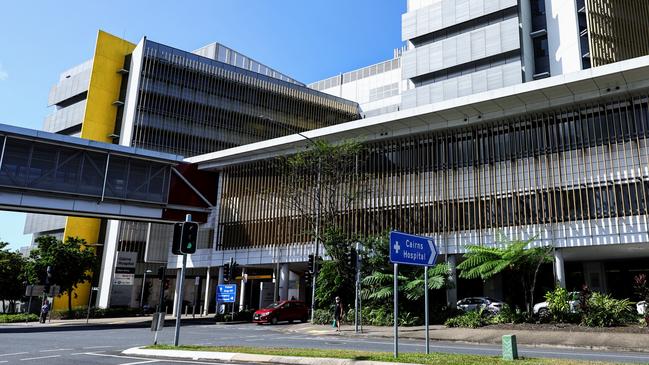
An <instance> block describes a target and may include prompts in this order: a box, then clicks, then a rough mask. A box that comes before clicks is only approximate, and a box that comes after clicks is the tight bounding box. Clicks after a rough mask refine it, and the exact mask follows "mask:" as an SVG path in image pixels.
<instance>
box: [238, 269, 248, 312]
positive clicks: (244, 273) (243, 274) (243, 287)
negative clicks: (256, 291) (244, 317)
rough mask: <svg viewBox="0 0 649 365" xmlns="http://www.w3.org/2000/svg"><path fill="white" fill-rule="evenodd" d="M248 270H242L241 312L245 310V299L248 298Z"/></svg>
mask: <svg viewBox="0 0 649 365" xmlns="http://www.w3.org/2000/svg"><path fill="white" fill-rule="evenodd" d="M246 272H247V270H246V268H245V267H242V268H241V289H240V290H239V311H242V310H244V309H245V308H244V307H245V303H246V302H245V298H246Z"/></svg>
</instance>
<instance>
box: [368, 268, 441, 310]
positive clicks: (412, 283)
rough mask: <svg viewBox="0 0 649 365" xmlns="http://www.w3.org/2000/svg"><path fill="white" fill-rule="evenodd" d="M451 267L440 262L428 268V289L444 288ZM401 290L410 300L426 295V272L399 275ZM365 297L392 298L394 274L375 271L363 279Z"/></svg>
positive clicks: (378, 299) (380, 299) (382, 299)
mask: <svg viewBox="0 0 649 365" xmlns="http://www.w3.org/2000/svg"><path fill="white" fill-rule="evenodd" d="M450 272H451V271H450V267H449V265H448V264H445V263H444V264H438V265H435V266H433V267H432V268H430V269H429V270H428V289H429V290H434V289H442V288H444V287H445V286H447V284H448V283H449V280H448V279H449V275H450ZM397 280H398V281H399V288H400V290H401V291H402V292H403V293H404V294H405V295H406V298H407V299H408V300H413V301H416V300H419V299H421V298H422V297H423V296H424V274H423V273H420V274H416V275H412V274H410V275H407V274H406V275H403V274H402V275H399V276H397ZM362 283H363V291H362V293H361V295H362V297H363V299H370V300H376V301H379V302H380V301H384V300H387V299H390V298H392V295H393V293H394V274H392V273H386V272H381V271H374V272H373V273H372V274H371V275H369V276H366V277H364V278H363V280H362Z"/></svg>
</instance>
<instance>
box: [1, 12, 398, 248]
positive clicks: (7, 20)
mask: <svg viewBox="0 0 649 365" xmlns="http://www.w3.org/2000/svg"><path fill="white" fill-rule="evenodd" d="M405 6H406V1H405V0H309V1H304V0H302V1H300V0H275V1H272V0H245V1H244V0H238V1H235V0H227V1H226V0H212V1H207V0H205V1H189V0H187V1H182V2H180V1H171V0H158V1H153V0H148V1H121V0H120V1H87V0H84V1H46V0H42V1H10V2H7V3H5V4H4V5H3V7H2V8H3V11H2V12H1V13H0V123H6V124H14V125H20V126H23V127H27V128H36V129H40V128H41V127H42V122H43V118H44V117H45V116H46V115H47V114H48V113H49V112H50V110H49V109H48V108H47V105H46V104H47V95H48V93H49V89H50V87H51V86H52V85H53V84H54V83H55V82H56V81H57V79H58V75H59V73H60V72H61V71H63V70H65V69H67V68H69V67H71V66H74V65H76V64H79V63H81V62H83V61H85V60H87V59H90V58H91V57H92V52H93V48H94V42H95V38H96V33H97V30H98V29H102V30H105V31H107V32H109V33H112V34H115V35H117V36H119V37H122V38H125V39H128V40H130V41H132V42H137V41H138V40H139V39H140V38H141V37H142V36H147V38H149V39H151V40H154V41H157V42H161V43H164V44H168V45H171V46H174V47H177V48H180V49H184V50H193V49H196V48H199V47H201V46H203V45H205V44H208V43H211V42H220V43H222V44H224V45H226V46H229V47H231V48H234V49H236V50H238V51H240V52H242V53H244V54H246V55H248V56H250V57H252V58H254V59H256V60H258V61H259V62H262V63H264V64H267V65H269V66H271V67H273V68H275V69H277V70H279V71H281V72H283V73H285V74H287V75H289V76H291V77H293V78H295V79H297V80H300V81H302V82H306V83H308V82H312V81H316V80H320V79H323V78H326V77H329V76H333V75H336V74H338V73H341V72H345V71H349V70H353V69H356V68H360V67H363V66H367V65H369V64H372V63H376V62H380V61H382V60H386V59H389V58H391V57H392V52H393V49H394V48H399V47H401V44H402V42H401V14H402V13H404V12H405ZM23 223H24V214H21V213H9V212H0V240H2V241H8V242H10V243H11V244H12V247H14V248H18V247H20V246H24V245H26V244H27V243H28V242H29V239H30V237H29V236H25V235H23V234H22V231H23Z"/></svg>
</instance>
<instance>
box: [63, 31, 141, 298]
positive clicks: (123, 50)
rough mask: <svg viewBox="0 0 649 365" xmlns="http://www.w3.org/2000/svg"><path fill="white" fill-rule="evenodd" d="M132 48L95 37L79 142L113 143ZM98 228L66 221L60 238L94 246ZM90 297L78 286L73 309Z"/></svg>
mask: <svg viewBox="0 0 649 365" xmlns="http://www.w3.org/2000/svg"><path fill="white" fill-rule="evenodd" d="M134 48H135V44H133V43H131V42H128V41H125V40H123V39H121V38H118V37H115V36H114V35H111V34H108V33H106V32H104V31H101V30H100V31H99V33H98V34H97V43H96V45H95V54H94V56H93V63H92V71H91V75H90V84H89V86H88V98H87V101H86V111H85V114H84V118H83V124H82V125H81V138H85V139H90V140H93V141H100V142H107V143H112V139H111V138H110V137H108V136H109V135H110V134H112V133H113V131H114V130H115V118H116V117H117V107H116V106H115V105H113V102H114V101H115V100H118V98H119V89H120V86H121V83H122V76H121V75H120V74H118V73H117V71H118V70H119V69H121V68H122V67H123V66H124V57H125V56H126V55H128V54H130V53H131V52H133V49H134ZM100 227H101V220H100V219H96V218H79V217H68V219H67V221H66V224H65V231H64V233H63V236H64V237H79V238H83V239H85V240H86V242H88V243H91V244H95V243H97V242H98V240H99V230H100ZM89 293H90V283H88V282H84V283H82V284H80V285H78V286H77V289H76V290H75V291H74V293H73V296H72V306H73V307H81V306H87V305H88V295H89ZM67 305H68V297H67V295H61V296H59V297H57V298H55V300H54V303H53V305H52V308H53V309H54V310H64V309H67Z"/></svg>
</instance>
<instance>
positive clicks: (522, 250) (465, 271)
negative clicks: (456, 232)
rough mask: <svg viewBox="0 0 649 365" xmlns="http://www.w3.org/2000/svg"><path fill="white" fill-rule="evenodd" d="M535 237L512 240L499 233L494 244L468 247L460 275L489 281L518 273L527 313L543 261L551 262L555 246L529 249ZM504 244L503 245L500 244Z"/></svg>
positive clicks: (460, 267) (460, 265)
mask: <svg viewBox="0 0 649 365" xmlns="http://www.w3.org/2000/svg"><path fill="white" fill-rule="evenodd" d="M535 240H536V237H533V238H530V239H527V240H509V239H508V238H507V237H505V236H504V235H503V234H502V233H499V234H498V236H497V238H496V242H497V245H495V246H493V247H487V246H468V247H467V253H465V254H464V258H465V261H464V262H462V263H461V264H459V265H458V266H457V268H458V270H460V271H461V272H460V277H461V278H465V279H476V278H480V279H482V280H487V279H489V278H491V277H493V276H494V275H496V274H498V273H501V272H503V271H505V270H512V271H515V272H517V273H518V274H520V275H519V277H520V280H521V284H522V286H523V292H524V297H525V303H526V306H527V310H528V312H529V311H530V310H531V306H532V305H533V304H534V290H535V289H536V278H537V276H538V273H539V270H540V268H541V266H542V265H543V264H546V263H550V262H552V247H551V246H542V247H532V248H527V247H528V246H529V245H530V244H531V243H532V242H534V241H535ZM498 246H501V247H498Z"/></svg>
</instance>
